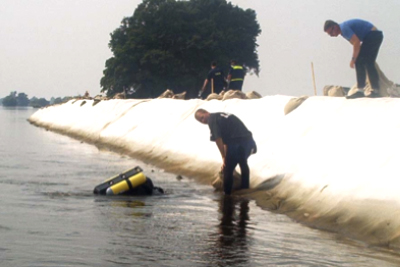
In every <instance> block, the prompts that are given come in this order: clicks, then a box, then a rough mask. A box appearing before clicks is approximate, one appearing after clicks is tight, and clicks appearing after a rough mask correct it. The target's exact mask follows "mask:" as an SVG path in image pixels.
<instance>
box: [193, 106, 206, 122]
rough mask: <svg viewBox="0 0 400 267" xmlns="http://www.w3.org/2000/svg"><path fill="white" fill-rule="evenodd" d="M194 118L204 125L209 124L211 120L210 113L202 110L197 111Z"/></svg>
mask: <svg viewBox="0 0 400 267" xmlns="http://www.w3.org/2000/svg"><path fill="white" fill-rule="evenodd" d="M194 117H195V118H196V120H198V121H199V122H201V123H203V124H208V119H209V118H210V113H209V112H208V111H207V110H205V109H202V108H199V109H198V110H196V112H195V113H194Z"/></svg>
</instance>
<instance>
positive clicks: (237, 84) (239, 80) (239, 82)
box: [227, 59, 246, 91]
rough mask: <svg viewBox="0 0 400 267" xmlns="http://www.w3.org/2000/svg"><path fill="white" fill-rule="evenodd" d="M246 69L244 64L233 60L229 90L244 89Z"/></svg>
mask: <svg viewBox="0 0 400 267" xmlns="http://www.w3.org/2000/svg"><path fill="white" fill-rule="evenodd" d="M245 75H246V71H245V69H244V67H243V66H241V65H239V64H237V61H236V60H234V59H232V60H231V67H230V69H229V73H228V77H227V80H228V90H239V91H242V87H243V81H244V76H245Z"/></svg>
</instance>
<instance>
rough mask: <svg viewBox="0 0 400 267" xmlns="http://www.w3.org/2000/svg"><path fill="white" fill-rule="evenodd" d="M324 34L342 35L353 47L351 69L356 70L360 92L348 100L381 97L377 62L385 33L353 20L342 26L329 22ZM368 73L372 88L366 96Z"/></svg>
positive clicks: (358, 20)
mask: <svg viewBox="0 0 400 267" xmlns="http://www.w3.org/2000/svg"><path fill="white" fill-rule="evenodd" d="M324 32H326V33H327V34H328V35H329V36H331V37H337V36H338V35H339V34H340V35H342V36H343V37H344V38H345V39H346V40H348V41H349V42H350V43H351V44H352V45H353V56H352V58H351V61H350V67H351V68H354V66H355V68H356V74H357V87H358V91H357V92H356V93H355V94H352V95H350V96H347V97H346V98H358V97H364V96H367V97H379V74H378V71H377V70H376V68H375V61H376V58H377V56H378V52H379V48H380V46H381V44H382V41H383V33H382V32H381V31H379V30H378V29H377V28H376V27H375V26H374V25H373V24H372V23H371V22H368V21H365V20H361V19H351V20H347V21H344V22H342V23H341V24H338V23H336V22H334V21H332V20H327V21H325V24H324ZM366 73H368V77H369V81H370V84H371V87H372V91H371V93H370V94H369V95H365V92H364V87H365V80H366Z"/></svg>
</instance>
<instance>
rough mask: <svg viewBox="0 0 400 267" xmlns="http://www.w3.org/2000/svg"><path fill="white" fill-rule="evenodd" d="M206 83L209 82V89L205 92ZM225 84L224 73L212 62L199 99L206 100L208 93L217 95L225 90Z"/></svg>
mask: <svg viewBox="0 0 400 267" xmlns="http://www.w3.org/2000/svg"><path fill="white" fill-rule="evenodd" d="M208 82H210V88H207V90H206V86H207V84H208ZM225 84H226V81H225V75H224V72H223V71H222V70H221V69H220V68H218V67H217V62H215V61H213V62H211V70H210V71H209V72H208V75H207V78H206V79H205V80H204V84H203V87H202V88H201V90H200V92H199V97H201V96H204V97H205V98H206V97H207V96H208V95H209V94H210V93H216V94H219V93H221V92H222V90H225Z"/></svg>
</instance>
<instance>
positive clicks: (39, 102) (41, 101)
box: [30, 97, 50, 108]
mask: <svg viewBox="0 0 400 267" xmlns="http://www.w3.org/2000/svg"><path fill="white" fill-rule="evenodd" d="M49 104H50V102H49V101H47V100H46V99H45V98H37V97H32V98H31V100H30V105H31V106H32V107H34V108H41V107H45V106H48V105H49Z"/></svg>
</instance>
